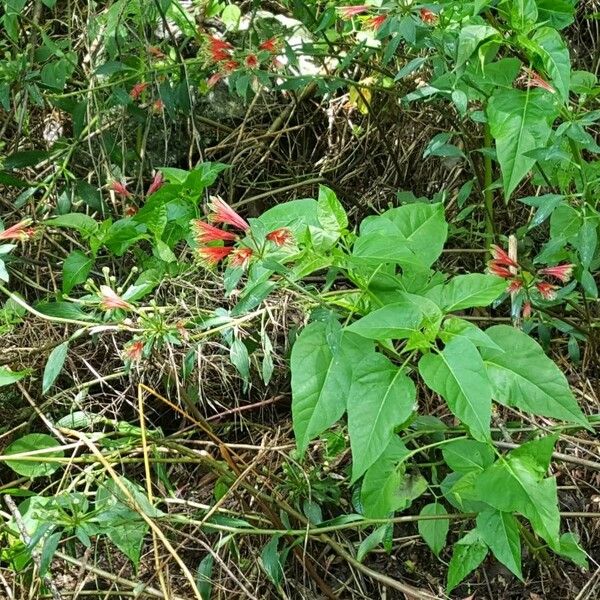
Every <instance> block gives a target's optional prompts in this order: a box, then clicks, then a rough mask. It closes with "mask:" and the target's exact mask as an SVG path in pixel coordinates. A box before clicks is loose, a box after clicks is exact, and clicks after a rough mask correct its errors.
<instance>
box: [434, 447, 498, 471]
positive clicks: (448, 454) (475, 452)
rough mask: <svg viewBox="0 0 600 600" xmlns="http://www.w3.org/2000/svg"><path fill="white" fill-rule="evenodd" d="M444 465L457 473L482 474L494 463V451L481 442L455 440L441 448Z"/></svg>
mask: <svg viewBox="0 0 600 600" xmlns="http://www.w3.org/2000/svg"><path fill="white" fill-rule="evenodd" d="M442 454H443V456H444V460H445V461H446V464H447V465H448V466H449V467H450V468H451V469H452V470H453V471H456V472H457V473H470V472H471V471H477V472H479V473H480V472H482V471H483V470H484V469H486V468H487V467H489V466H490V465H491V464H492V463H493V462H494V456H495V454H494V451H493V449H492V448H491V447H490V446H489V445H488V444H484V443H483V442H476V441H475V440H455V441H453V442H450V443H449V444H445V445H444V446H442Z"/></svg>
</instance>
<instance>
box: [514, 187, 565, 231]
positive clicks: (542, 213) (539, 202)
mask: <svg viewBox="0 0 600 600" xmlns="http://www.w3.org/2000/svg"><path fill="white" fill-rule="evenodd" d="M564 200H565V196H563V195H561V194H544V195H542V196H527V197H526V198H519V202H523V204H527V205H528V206H537V207H538V209H537V211H536V213H535V215H533V218H532V219H531V223H529V229H532V228H533V227H537V226H538V225H541V224H542V223H543V222H544V221H545V220H546V219H547V218H548V217H549V216H550V215H551V214H552V213H553V212H554V209H556V207H558V206H559V205H561V204H562V203H563V202H564Z"/></svg>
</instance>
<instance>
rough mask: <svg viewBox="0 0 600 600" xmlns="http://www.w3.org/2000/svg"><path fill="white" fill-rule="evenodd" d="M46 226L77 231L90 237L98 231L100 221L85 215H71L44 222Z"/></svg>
mask: <svg viewBox="0 0 600 600" xmlns="http://www.w3.org/2000/svg"><path fill="white" fill-rule="evenodd" d="M44 224H45V225H51V226H53V227H66V228H68V229H75V230H77V231H79V233H81V234H82V235H83V236H90V235H92V234H93V233H94V232H95V231H96V230H97V229H98V221H96V219H93V218H92V217H89V216H88V215H84V214H83V213H69V214H67V215H60V216H58V217H54V218H53V219H48V220H47V221H44Z"/></svg>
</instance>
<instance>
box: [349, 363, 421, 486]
mask: <svg viewBox="0 0 600 600" xmlns="http://www.w3.org/2000/svg"><path fill="white" fill-rule="evenodd" d="M415 399H416V390H415V386H414V384H413V382H412V381H411V379H410V378H408V377H407V376H406V375H405V374H404V372H403V371H402V369H399V368H398V367H396V366H395V365H394V364H392V363H391V362H390V361H389V360H388V359H387V358H386V357H385V356H383V355H382V354H376V353H370V354H368V355H367V356H366V357H365V358H364V359H363V360H362V361H361V362H360V363H359V364H358V366H357V367H356V370H355V372H354V373H353V381H352V387H351V389H350V394H349V397H348V433H349V435H350V446H351V448H352V460H353V463H352V481H356V480H357V479H358V478H359V477H360V476H361V475H362V474H363V473H364V472H365V471H366V470H367V469H368V468H369V467H370V466H371V465H372V464H373V463H374V462H375V461H376V460H377V459H378V458H379V457H380V456H381V455H382V454H383V452H384V451H385V449H386V448H387V447H388V445H389V444H390V442H391V440H392V439H393V437H394V429H395V428H396V427H398V426H399V425H401V424H402V423H404V422H405V421H406V420H407V419H408V417H410V415H411V414H412V412H413V410H414V408H415Z"/></svg>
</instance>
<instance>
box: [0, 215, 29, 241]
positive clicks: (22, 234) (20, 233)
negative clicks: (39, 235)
mask: <svg viewBox="0 0 600 600" xmlns="http://www.w3.org/2000/svg"><path fill="white" fill-rule="evenodd" d="M29 225H31V219H25V220H23V221H20V222H19V223H16V224H15V225H12V226H11V227H9V228H8V229H5V230H4V231H0V240H19V241H20V242H26V241H27V240H30V239H31V238H32V237H33V236H34V235H35V229H34V228H33V227H29Z"/></svg>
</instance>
